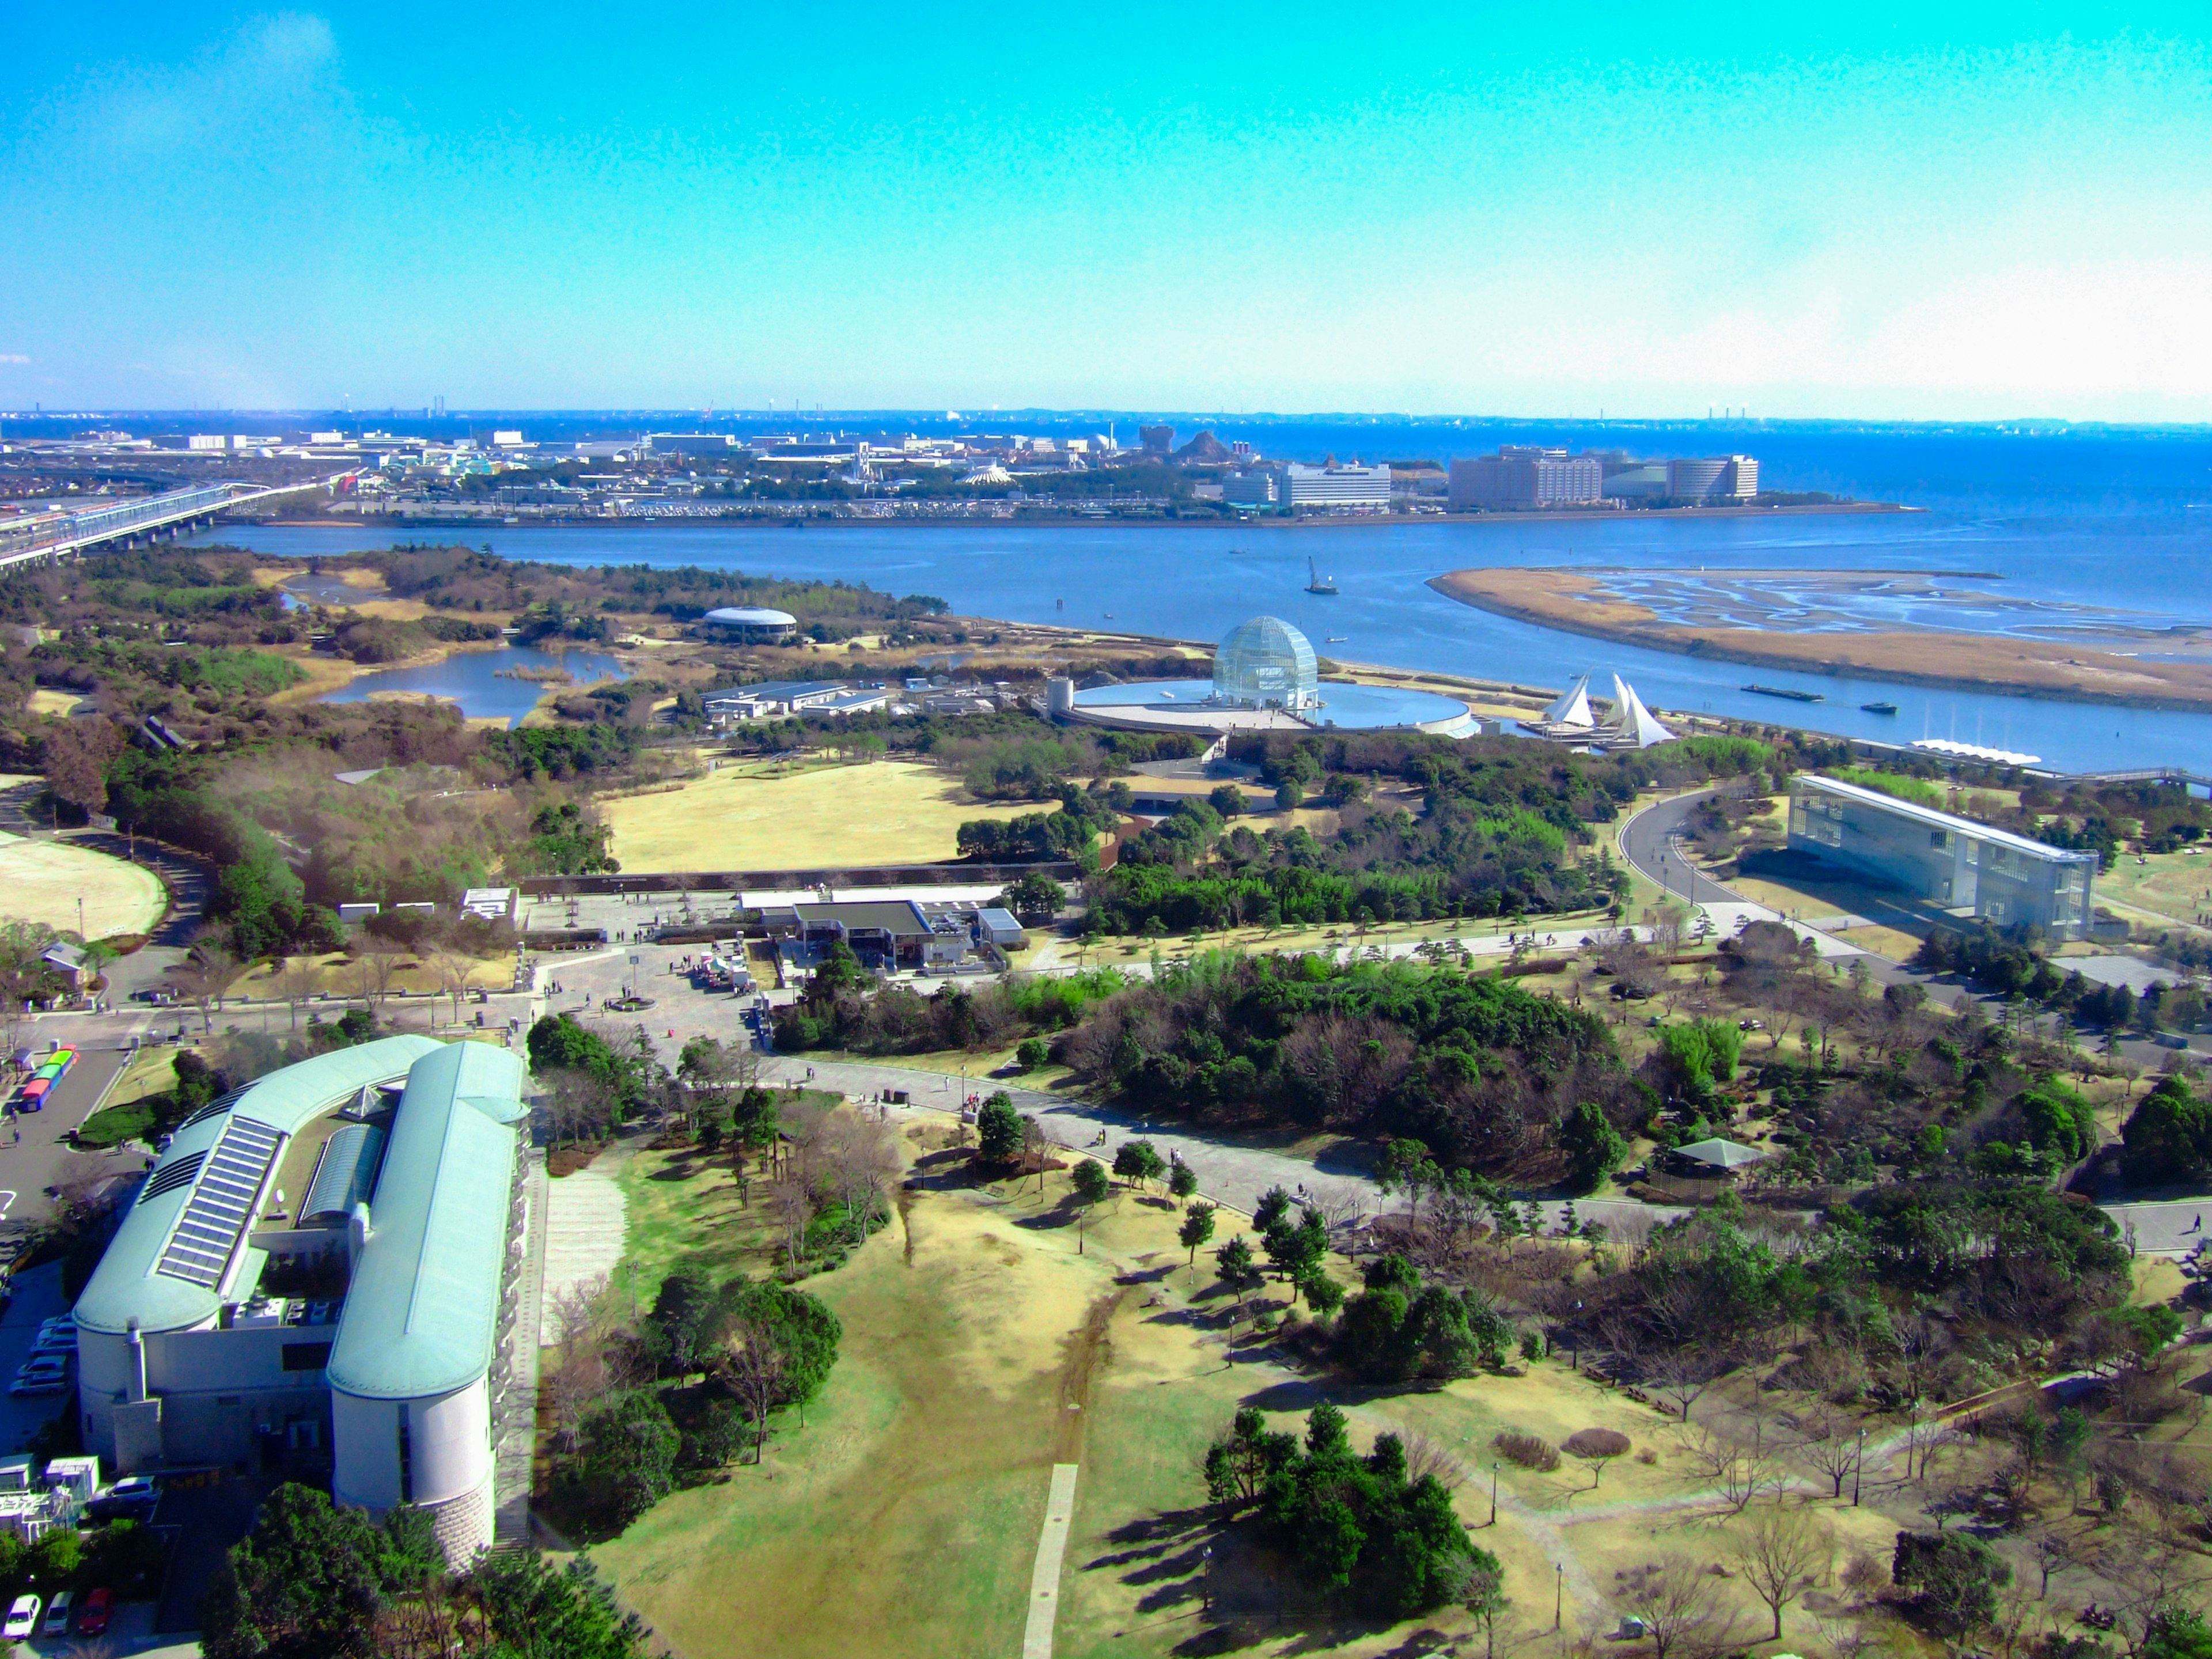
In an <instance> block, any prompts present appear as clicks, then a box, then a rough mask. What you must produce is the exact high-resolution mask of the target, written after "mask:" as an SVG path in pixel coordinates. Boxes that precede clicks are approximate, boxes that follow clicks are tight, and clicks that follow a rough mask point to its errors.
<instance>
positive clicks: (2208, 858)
mask: <svg viewBox="0 0 2212 1659" xmlns="http://www.w3.org/2000/svg"><path fill="white" fill-rule="evenodd" d="M2094 891H2095V896H2096V899H2097V902H2099V903H2100V904H2110V905H2111V906H2112V908H2114V909H2116V910H2123V911H2128V912H2132V913H2134V914H2135V915H2136V916H2137V917H2138V918H2140V919H2141V920H2142V921H2151V922H2166V923H2171V924H2176V925H2179V926H2182V927H2197V928H2203V927H2205V926H2206V925H2207V923H2206V921H2205V918H2207V917H2212V852H2208V853H2200V852H2197V851H2194V850H2191V851H2189V852H2185V853H2146V854H2134V853H2123V854H2120V855H2119V857H2118V858H2117V859H2115V860H2112V868H2111V869H2109V870H2100V871H2099V872H2097V878H2096V882H2095V884H2094Z"/></svg>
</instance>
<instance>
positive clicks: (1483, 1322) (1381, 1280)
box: [1331, 1251, 1516, 1383]
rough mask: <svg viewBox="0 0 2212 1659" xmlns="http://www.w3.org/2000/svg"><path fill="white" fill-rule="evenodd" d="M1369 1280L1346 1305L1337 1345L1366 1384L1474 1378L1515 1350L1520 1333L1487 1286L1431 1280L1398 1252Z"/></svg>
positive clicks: (1380, 1262)
mask: <svg viewBox="0 0 2212 1659" xmlns="http://www.w3.org/2000/svg"><path fill="white" fill-rule="evenodd" d="M1364 1281H1365V1285H1366V1288H1365V1289H1364V1291H1361V1292H1360V1293H1359V1294H1358V1295H1357V1296H1355V1297H1352V1299H1351V1300H1350V1301H1349V1302H1347V1303H1346V1304H1344V1311H1343V1313H1342V1315H1341V1316H1340V1317H1339V1318H1338V1320H1337V1322H1336V1331H1335V1337H1334V1342H1333V1343H1332V1345H1331V1355H1332V1358H1334V1360H1335V1362H1336V1363H1337V1364H1338V1365H1340V1367H1342V1368H1343V1369H1344V1370H1346V1372H1348V1373H1350V1374H1351V1375H1352V1376H1355V1377H1358V1378H1359V1379H1360V1380H1361V1381H1363V1382H1368V1383H1404V1382H1407V1381H1409V1380H1411V1379H1413V1378H1415V1377H1424V1378H1437V1379H1441V1378H1444V1377H1452V1376H1470V1375H1472V1374H1473V1372H1474V1369H1475V1367H1476V1366H1477V1365H1478V1364H1484V1365H1502V1364H1504V1363H1505V1361H1506V1359H1507V1358H1508V1357H1509V1356H1510V1354H1511V1352H1512V1350H1513V1346H1514V1343H1515V1341H1516V1332H1515V1331H1514V1329H1513V1327H1512V1325H1511V1324H1510V1322H1508V1321H1507V1320H1506V1319H1505V1317H1504V1316H1503V1315H1501V1314H1500V1313H1498V1310H1497V1309H1496V1308H1494V1307H1493V1306H1492V1304H1491V1302H1490V1298H1489V1297H1487V1296H1486V1295H1485V1294H1484V1293H1483V1292H1482V1291H1480V1290H1477V1289H1475V1288H1474V1287H1473V1286H1463V1287H1462V1288H1460V1289H1457V1290H1455V1289H1453V1288H1452V1287H1451V1286H1449V1285H1444V1284H1442V1283H1439V1282H1436V1281H1429V1282H1424V1281H1423V1278H1422V1275H1421V1273H1420V1272H1419V1269H1418V1268H1416V1267H1414V1266H1413V1263H1412V1262H1410V1261H1407V1259H1406V1258H1405V1257H1404V1256H1402V1255H1398V1254H1397V1253H1395V1251H1394V1252H1391V1253H1389V1254H1387V1255H1381V1256H1377V1257H1376V1259H1375V1260H1374V1261H1370V1262H1369V1263H1368V1264H1367V1266H1366V1268H1365V1269H1364Z"/></svg>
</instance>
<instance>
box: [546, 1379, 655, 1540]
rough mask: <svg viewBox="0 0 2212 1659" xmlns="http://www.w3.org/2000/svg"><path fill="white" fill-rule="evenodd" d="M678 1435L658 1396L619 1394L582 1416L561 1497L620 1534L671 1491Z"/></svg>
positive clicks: (595, 1524) (591, 1521) (591, 1522)
mask: <svg viewBox="0 0 2212 1659" xmlns="http://www.w3.org/2000/svg"><path fill="white" fill-rule="evenodd" d="M681 1439H682V1437H681V1436H679V1435H678V1433H677V1431H676V1425H675V1424H674V1422H672V1421H671V1419H670V1418H669V1415H668V1408H667V1407H665V1406H664V1405H662V1404H661V1403H660V1398H659V1395H656V1394H654V1393H653V1392H652V1391H651V1390H649V1389H638V1390H635V1391H634V1392H631V1393H628V1394H623V1395H617V1396H616V1397H615V1398H613V1399H612V1400H610V1401H606V1402H605V1404H603V1405H601V1406H600V1407H599V1408H598V1409H596V1410H594V1411H592V1412H589V1413H586V1415H585V1418H584V1421H583V1425H582V1427H581V1430H580V1432H579V1434H578V1437H577V1453H576V1456H575V1458H574V1460H573V1461H572V1462H570V1463H569V1464H568V1467H567V1468H565V1469H563V1470H562V1476H561V1480H560V1486H561V1489H562V1493H563V1496H564V1498H566V1500H567V1502H568V1504H569V1506H570V1507H572V1508H573V1510H574V1511H575V1512H576V1513H577V1514H578V1515H579V1516H581V1517H582V1518H583V1520H584V1522H586V1525H587V1526H588V1527H590V1528H593V1529H595V1530H597V1531H599V1532H602V1533H605V1534H614V1533H618V1532H620V1531H622V1530H623V1528H625V1527H627V1526H629V1523H630V1522H633V1521H635V1520H636V1519H637V1518H638V1516H641V1515H643V1514H644V1513H645V1512H646V1511H647V1510H649V1509H651V1508H652V1507H653V1505H654V1504H657V1503H659V1501H660V1500H661V1499H662V1498H665V1497H667V1496H668V1494H669V1493H670V1492H673V1491H674V1490H675V1488H676V1455H677V1451H678V1447H679V1445H680V1443H681Z"/></svg>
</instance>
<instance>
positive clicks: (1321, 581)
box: [1306, 557, 1336, 593]
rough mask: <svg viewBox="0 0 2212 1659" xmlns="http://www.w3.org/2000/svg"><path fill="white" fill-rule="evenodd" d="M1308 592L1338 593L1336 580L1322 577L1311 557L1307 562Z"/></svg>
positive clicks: (1332, 577) (1330, 577)
mask: <svg viewBox="0 0 2212 1659" xmlns="http://www.w3.org/2000/svg"><path fill="white" fill-rule="evenodd" d="M1306 592H1309V593H1334V592H1336V578H1335V577H1334V576H1324V575H1322V574H1321V571H1320V569H1319V568H1318V567H1316V565H1315V563H1314V562H1313V560H1312V559H1311V558H1310V557H1309V558H1308V559H1307V560H1306Z"/></svg>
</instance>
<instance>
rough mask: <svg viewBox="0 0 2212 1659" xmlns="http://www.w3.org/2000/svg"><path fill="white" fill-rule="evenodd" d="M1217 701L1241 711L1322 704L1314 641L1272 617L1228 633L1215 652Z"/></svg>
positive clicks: (1214, 686)
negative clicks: (1243, 709)
mask: <svg viewBox="0 0 2212 1659" xmlns="http://www.w3.org/2000/svg"><path fill="white" fill-rule="evenodd" d="M1213 695H1214V698H1215V700H1216V701H1218V702H1226V703H1231V704H1233V705H1235V706H1237V707H1238V708H1316V707H1318V706H1319V704H1320V702H1321V665H1320V663H1319V662H1318V661H1317V660H1316V658H1315V656H1314V648H1313V641H1310V640H1309V639H1307V638H1306V636H1305V635H1304V634H1301V633H1300V632H1299V631H1298V630H1297V629H1295V628H1293V627H1291V625H1290V623H1286V622H1283V621H1281V620H1280V619H1279V618H1277V617H1253V618H1252V620H1251V621H1249V622H1248V623H1240V624H1238V625H1237V627H1236V628H1233V629H1231V630H1230V632H1229V636H1228V637H1227V638H1226V639H1225V640H1223V641H1221V644H1220V647H1218V649H1217V650H1216V651H1215V652H1214V653H1213Z"/></svg>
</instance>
